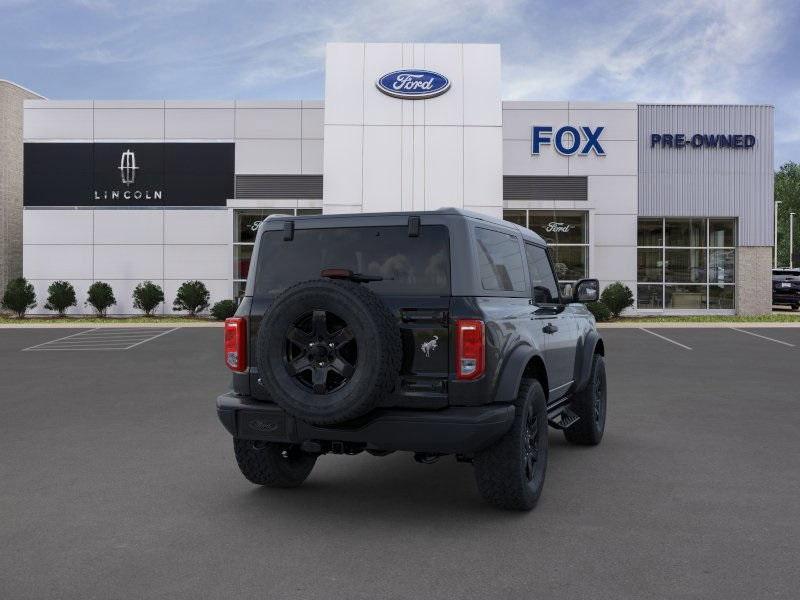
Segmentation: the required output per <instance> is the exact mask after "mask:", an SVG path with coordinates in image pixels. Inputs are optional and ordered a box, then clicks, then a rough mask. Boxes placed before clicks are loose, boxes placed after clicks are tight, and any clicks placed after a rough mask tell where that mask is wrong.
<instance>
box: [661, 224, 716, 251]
mask: <svg viewBox="0 0 800 600" xmlns="http://www.w3.org/2000/svg"><path fill="white" fill-rule="evenodd" d="M664 237H665V239H666V245H667V246H683V247H691V248H702V247H704V246H705V245H706V219H665V220H664Z"/></svg>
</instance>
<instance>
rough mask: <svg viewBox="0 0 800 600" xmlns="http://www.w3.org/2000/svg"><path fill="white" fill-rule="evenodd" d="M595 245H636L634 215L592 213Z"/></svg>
mask: <svg viewBox="0 0 800 600" xmlns="http://www.w3.org/2000/svg"><path fill="white" fill-rule="evenodd" d="M591 235H592V240H593V241H594V245H595V246H636V215H598V214H595V215H594V221H593V222H592V234H591Z"/></svg>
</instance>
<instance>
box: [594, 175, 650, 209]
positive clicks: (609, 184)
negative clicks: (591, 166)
mask: <svg viewBox="0 0 800 600" xmlns="http://www.w3.org/2000/svg"><path fill="white" fill-rule="evenodd" d="M587 183H588V188H589V189H588V192H589V205H590V206H592V207H593V208H594V209H595V212H596V213H597V214H603V213H604V214H609V215H621V214H631V215H635V214H636V213H637V209H638V205H637V183H636V176H634V175H597V176H590V177H589V178H588V182H587Z"/></svg>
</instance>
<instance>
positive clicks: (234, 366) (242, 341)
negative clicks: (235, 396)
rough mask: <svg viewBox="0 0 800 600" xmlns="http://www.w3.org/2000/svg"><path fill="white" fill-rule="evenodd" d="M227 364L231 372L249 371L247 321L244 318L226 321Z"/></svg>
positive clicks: (233, 318) (232, 318)
mask: <svg viewBox="0 0 800 600" xmlns="http://www.w3.org/2000/svg"><path fill="white" fill-rule="evenodd" d="M225 364H226V365H227V367H228V368H229V369H230V370H231V371H237V372H239V373H241V372H242V371H245V370H247V321H246V320H245V319H244V318H242V317H231V318H230V319H225Z"/></svg>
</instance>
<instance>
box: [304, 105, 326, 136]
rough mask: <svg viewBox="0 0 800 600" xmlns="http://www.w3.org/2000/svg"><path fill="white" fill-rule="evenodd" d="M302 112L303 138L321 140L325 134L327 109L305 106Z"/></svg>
mask: <svg viewBox="0 0 800 600" xmlns="http://www.w3.org/2000/svg"><path fill="white" fill-rule="evenodd" d="M301 112H302V117H301V118H302V132H301V133H302V136H303V139H316V140H321V139H322V136H323V134H324V124H325V123H324V121H325V111H324V110H323V109H321V108H303V110H302V111H301Z"/></svg>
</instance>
